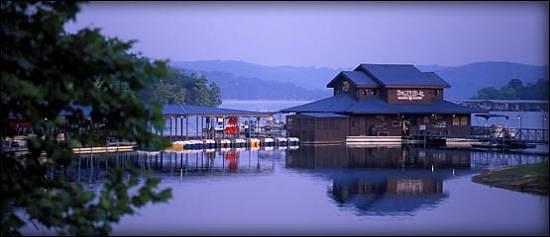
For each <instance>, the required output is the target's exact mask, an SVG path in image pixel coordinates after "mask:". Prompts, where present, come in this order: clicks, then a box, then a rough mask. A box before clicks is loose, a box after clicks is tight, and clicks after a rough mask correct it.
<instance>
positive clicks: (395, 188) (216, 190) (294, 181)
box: [24, 146, 548, 235]
mask: <svg viewBox="0 0 550 237" xmlns="http://www.w3.org/2000/svg"><path fill="white" fill-rule="evenodd" d="M545 159H547V157H542V156H530V155H515V154H505V153H499V152H482V151H471V150H448V149H436V148H428V149H424V148H418V147H401V146H398V147H367V148H365V147H346V146H301V147H300V148H299V149H294V148H291V149H277V148H275V149H264V148H262V149H256V150H248V149H216V150H196V151H185V152H169V151H166V152H142V151H136V152H127V153H118V154H117V153H113V154H109V155H101V154H95V155H90V154H87V155H81V156H79V158H77V159H75V160H74V163H73V164H72V165H71V166H70V167H67V168H66V169H60V168H57V169H53V168H52V169H50V170H49V173H48V175H49V176H50V177H54V176H57V177H65V178H67V179H70V180H72V181H74V182H81V183H83V184H85V185H87V186H88V187H90V189H94V188H97V187H100V186H101V183H102V181H103V177H104V175H105V174H107V173H109V172H111V171H112V170H113V169H114V168H116V167H122V168H128V167H135V168H138V169H140V170H142V171H144V172H145V171H152V172H155V173H156V174H158V175H160V176H162V183H161V184H160V185H161V186H162V187H170V188H172V191H173V198H172V199H171V200H170V201H169V202H168V203H165V204H158V205H149V206H147V207H144V208H142V209H140V210H139V215H133V216H128V217H125V218H123V219H122V220H121V222H120V223H119V224H117V225H116V226H115V227H114V232H113V233H114V234H122V235H124V234H136V233H139V234H158V233H163V234H179V235H181V234H223V233H226V234H227V233H230V234H235V235H237V234H252V233H258V234H276V233H280V234H290V233H294V234H296V233H298V234H338V233H340V234H354V235H361V234H376V233H385V234H410V233H418V232H419V231H420V232H421V233H424V234H432V235H433V234H434V233H444V234H457V233H465V234H469V235H470V234H487V233H497V234H499V233H504V234H509V233H513V234H525V233H536V234H539V233H547V230H548V228H547V224H546V223H547V222H546V221H547V219H548V218H547V216H548V214H547V213H548V212H547V210H548V198H547V197H545V198H541V197H539V196H534V195H528V194H522V193H517V192H513V191H508V190H504V189H497V188H490V187H488V186H485V185H480V184H475V183H472V182H471V180H470V175H472V174H474V173H477V172H478V171H479V170H480V169H492V168H497V167H501V166H510V165H519V164H528V163H536V162H541V161H543V160H545ZM509 217H510V218H509ZM511 217H513V218H511ZM303 220H308V221H307V222H304V221H303ZM518 220H520V221H518ZM394 227H395V228H394ZM24 233H26V234H35V235H36V234H44V232H42V231H40V230H36V229H34V227H33V225H27V227H26V229H25V232H24Z"/></svg>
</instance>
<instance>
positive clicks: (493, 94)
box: [472, 79, 548, 100]
mask: <svg viewBox="0 0 550 237" xmlns="http://www.w3.org/2000/svg"><path fill="white" fill-rule="evenodd" d="M472 99H483V100H547V99H548V80H544V79H538V80H537V82H536V83H535V84H527V85H524V84H523V82H522V81H521V80H519V79H512V80H510V82H509V83H508V84H507V85H505V86H503V87H501V88H500V89H497V88H495V87H486V88H482V89H480V90H478V91H477V95H476V96H474V97H472Z"/></svg>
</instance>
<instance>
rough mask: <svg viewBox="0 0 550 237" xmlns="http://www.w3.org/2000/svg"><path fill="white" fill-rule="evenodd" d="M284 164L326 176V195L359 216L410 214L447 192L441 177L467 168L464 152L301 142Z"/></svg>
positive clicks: (458, 172) (467, 171)
mask: <svg viewBox="0 0 550 237" xmlns="http://www.w3.org/2000/svg"><path fill="white" fill-rule="evenodd" d="M286 165H287V168H291V169H308V170H310V171H311V172H313V173H316V174H318V175H321V176H324V177H326V178H328V179H330V180H332V187H329V190H328V195H329V197H331V198H332V199H333V200H335V201H336V202H337V203H338V205H340V206H344V207H353V208H354V209H356V210H358V212H357V213H358V214H359V215H371V214H372V215H402V214H405V215H410V214H412V213H413V212H414V211H415V210H418V209H423V208H428V207H433V206H436V205H437V204H438V203H439V202H440V201H441V200H443V199H445V198H446V197H448V195H449V194H448V193H446V192H444V191H443V181H444V180H445V179H448V178H452V177H453V176H455V175H464V174H468V173H472V171H470V151H467V150H452V151H451V150H442V149H425V148H415V147H408V146H404V147H400V146H397V147H362V148H360V147H346V146H344V145H333V146H302V147H300V149H299V150H295V151H289V153H288V155H287V159H286Z"/></svg>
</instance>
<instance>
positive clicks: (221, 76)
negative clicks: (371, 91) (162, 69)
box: [171, 60, 548, 99]
mask: <svg viewBox="0 0 550 237" xmlns="http://www.w3.org/2000/svg"><path fill="white" fill-rule="evenodd" d="M360 63H374V62H357V65H359V64H360ZM171 64H172V65H173V66H175V67H178V68H181V69H184V70H187V71H189V72H195V73H201V74H204V75H207V76H208V77H209V79H210V80H212V81H215V82H216V83H217V84H218V85H220V87H221V90H222V97H223V98H226V99H319V98H323V97H328V96H330V95H331V91H330V90H328V89H326V84H327V83H328V82H329V81H330V80H331V79H332V78H333V77H334V76H335V75H336V74H338V73H339V72H340V71H342V70H352V69H353V68H338V69H336V68H327V67H295V66H265V65H258V64H253V63H247V62H243V61H234V60H200V61H175V62H172V63H171ZM357 65H354V67H355V66H357ZM416 67H418V69H420V70H421V71H427V72H428V71H433V72H436V73H437V74H438V75H439V76H441V77H442V78H443V79H445V80H446V81H447V82H448V83H449V84H451V88H450V89H448V90H447V92H446V94H445V97H446V98H448V99H467V98H470V97H472V96H474V95H475V94H476V92H477V90H478V89H480V88H483V87H488V86H495V87H500V86H503V85H505V84H506V83H508V81H510V80H511V79H514V78H518V79H521V80H522V81H523V82H524V83H534V82H535V81H536V80H537V79H539V78H544V79H548V67H547V66H536V65H529V64H521V63H512V62H499V61H488V62H475V63H470V64H466V65H462V66H456V67H451V66H439V65H417V66H416ZM243 88H247V90H246V93H243V90H242V89H243Z"/></svg>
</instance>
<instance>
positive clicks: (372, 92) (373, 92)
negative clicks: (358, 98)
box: [362, 88, 376, 95]
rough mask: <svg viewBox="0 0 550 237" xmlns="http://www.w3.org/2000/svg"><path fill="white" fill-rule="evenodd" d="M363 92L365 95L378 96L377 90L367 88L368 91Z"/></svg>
mask: <svg viewBox="0 0 550 237" xmlns="http://www.w3.org/2000/svg"><path fill="white" fill-rule="evenodd" d="M362 92H363V95H376V89H369V88H366V89H363V90H362Z"/></svg>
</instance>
